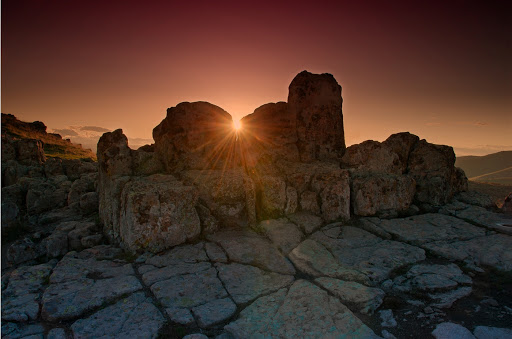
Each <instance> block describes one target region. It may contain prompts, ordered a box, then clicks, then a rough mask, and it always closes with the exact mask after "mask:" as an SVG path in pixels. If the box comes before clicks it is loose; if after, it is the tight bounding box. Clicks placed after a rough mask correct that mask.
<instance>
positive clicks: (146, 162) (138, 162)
mask: <svg viewBox="0 0 512 339" xmlns="http://www.w3.org/2000/svg"><path fill="white" fill-rule="evenodd" d="M132 159H133V160H132V161H133V173H134V174H135V175H151V174H157V173H162V172H163V171H164V166H163V164H162V162H161V161H160V159H159V158H158V155H157V154H156V153H155V152H146V151H144V150H141V149H138V150H136V151H132Z"/></svg>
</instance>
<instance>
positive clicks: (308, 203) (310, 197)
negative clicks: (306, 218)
mask: <svg viewBox="0 0 512 339" xmlns="http://www.w3.org/2000/svg"><path fill="white" fill-rule="evenodd" d="M300 208H301V210H303V211H305V212H310V213H313V214H316V215H319V214H320V206H318V199H317V195H316V193H315V192H311V191H304V192H302V194H301V195H300Z"/></svg>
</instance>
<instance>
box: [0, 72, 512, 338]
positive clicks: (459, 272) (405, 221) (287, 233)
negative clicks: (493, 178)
mask: <svg viewBox="0 0 512 339" xmlns="http://www.w3.org/2000/svg"><path fill="white" fill-rule="evenodd" d="M340 93H341V88H340V87H339V85H338V84H337V83H336V81H335V80H334V78H333V77H332V76H330V75H325V74H324V75H314V74H310V73H307V72H302V73H300V74H299V75H298V76H297V77H296V79H294V80H293V82H292V85H290V96H289V101H288V103H285V102H280V103H276V104H266V105H263V106H261V107H260V108H258V109H256V110H255V111H254V113H253V114H251V115H249V116H247V117H246V118H244V119H243V120H242V124H243V129H242V130H241V131H238V132H236V131H235V130H234V129H232V128H231V123H232V122H231V118H230V116H229V114H227V113H226V112H224V111H223V110H222V109H220V108H218V107H216V106H213V105H211V104H208V103H204V102H199V103H182V104H179V105H178V106H177V107H173V108H170V109H169V110H168V114H167V117H166V118H165V119H164V120H163V121H162V123H161V124H160V125H159V126H158V127H157V128H155V131H154V135H155V144H153V145H147V146H144V147H141V148H139V149H137V150H132V149H130V147H129V145H128V140H127V138H126V136H125V135H124V134H123V132H122V131H121V130H116V131H113V132H109V133H105V134H104V135H103V136H102V137H101V139H100V140H99V142H98V160H99V163H98V164H97V165H98V166H96V164H94V163H91V162H84V161H70V160H64V159H59V158H46V160H45V159H44V157H43V156H44V153H41V149H40V147H26V149H24V151H23V152H20V151H18V150H17V148H16V147H11V148H9V145H11V144H9V143H6V144H5V149H6V158H5V159H6V160H5V161H4V158H2V179H3V180H2V184H3V185H4V186H3V187H2V241H4V239H6V238H8V239H7V244H6V251H5V255H4V256H3V259H5V260H3V262H2V336H3V337H6V338H24V337H48V338H56V337H58V338H71V337H74V338H82V337H127V338H135V337H137V338H138V337H141V338H156V337H184V338H248V337H279V338H281V337H282V338H290V337H300V338H302V337H308V338H309V337H351V338H352V337H357V338H378V337H379V336H378V334H381V335H382V337H385V338H394V337H395V335H396V336H397V337H427V336H429V335H430V334H431V333H432V335H434V336H436V337H443V336H445V335H448V334H450V333H452V334H453V333H455V334H454V335H457V334H460V333H462V334H464V335H468V336H472V334H471V333H474V335H475V336H476V337H478V338H484V337H485V338H486V337H492V336H496V337H500V338H502V337H503V338H505V337H507V336H510V335H511V331H512V330H511V329H507V328H501V326H508V324H509V323H511V321H512V310H511V309H510V307H509V306H510V302H511V301H512V292H511V291H512V289H510V288H508V287H509V285H510V283H509V282H507V281H506V279H503V277H507V275H509V274H510V272H512V257H511V256H510V248H511V247H512V231H511V228H510V226H508V225H510V217H509V216H506V215H505V214H503V213H497V211H496V210H493V209H492V206H491V205H492V204H489V198H488V197H486V196H484V195H482V194H475V193H474V192H468V193H464V192H462V193H461V192H460V191H463V190H464V189H465V188H466V185H467V180H466V178H465V175H464V173H463V172H462V171H460V170H459V169H457V168H455V167H454V166H453V159H454V155H453V150H452V149H451V148H450V147H448V146H439V145H432V144H429V143H427V142H426V141H425V140H420V139H419V138H418V137H417V136H414V135H411V134H409V133H398V134H394V135H392V136H390V137H389V138H388V139H387V140H385V141H384V142H376V141H366V142H363V143H361V144H359V145H353V146H350V147H348V148H347V149H345V146H344V142H343V128H342V127H340V126H342V123H343V121H342V115H341V102H342V101H341V94H340ZM195 121H197V124H196V123H194V122H195ZM20 145H21V144H20ZM31 145H32V146H34V145H35V146H37V142H36V143H32V144H31ZM2 146H3V147H4V144H2ZM508 203H510V197H509V198H508V199H507V201H506V205H504V207H503V211H505V212H506V211H509V209H510V208H509V207H510V206H509V205H510V204H508ZM98 205H99V210H98ZM489 206H490V207H491V209H486V208H485V207H489ZM96 212H98V215H96ZM98 217H99V218H98ZM98 219H99V220H98ZM4 228H5V231H9V232H5V233H4ZM26 228H27V229H26ZM100 228H102V229H100ZM16 232H21V233H22V234H21V235H22V236H21V237H18V238H17V239H16V240H15V239H11V237H12V238H16V235H17V233H16ZM5 234H6V235H7V237H5V236H4V235H5ZM105 238H106V240H108V242H109V243H110V244H108V245H106V244H104V242H105V241H104V240H105ZM4 262H5V264H4ZM497 271H498V272H500V273H499V275H498V277H500V279H496V272H497ZM478 302H479V303H478ZM454 319H456V320H457V321H460V322H462V320H460V319H463V320H464V323H463V324H464V327H463V326H461V325H459V324H454V323H448V321H455V320H454ZM477 325H481V326H477ZM491 326H492V327H491ZM495 326H500V327H495ZM466 327H467V328H466ZM199 332H201V334H199ZM447 333H448V334H447ZM184 335H186V336H184Z"/></svg>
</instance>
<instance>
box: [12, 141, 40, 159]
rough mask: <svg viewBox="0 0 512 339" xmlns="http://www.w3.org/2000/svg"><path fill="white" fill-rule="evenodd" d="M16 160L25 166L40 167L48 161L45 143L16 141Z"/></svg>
mask: <svg viewBox="0 0 512 339" xmlns="http://www.w3.org/2000/svg"><path fill="white" fill-rule="evenodd" d="M16 159H17V160H18V161H19V162H20V163H22V164H25V165H31V164H37V165H40V164H42V163H44V162H45V161H46V156H45V155H44V150H43V142H42V141H41V140H37V139H21V140H17V141H16Z"/></svg>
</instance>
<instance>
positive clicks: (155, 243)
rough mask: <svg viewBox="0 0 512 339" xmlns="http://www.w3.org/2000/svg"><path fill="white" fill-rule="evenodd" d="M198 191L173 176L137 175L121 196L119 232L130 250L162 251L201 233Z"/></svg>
mask: <svg viewBox="0 0 512 339" xmlns="http://www.w3.org/2000/svg"><path fill="white" fill-rule="evenodd" d="M197 196H198V193H197V190H196V189H195V188H194V187H192V186H185V185H183V184H182V183H181V182H179V181H177V180H176V179H175V178H174V177H172V176H170V175H158V174H155V175H152V176H149V177H141V178H134V179H133V180H132V181H130V182H128V183H127V184H126V185H125V186H124V189H123V192H122V196H121V203H120V206H121V216H120V220H119V225H120V235H121V239H122V241H123V244H124V246H126V248H128V249H130V250H131V251H137V250H149V251H151V252H155V253H156V252H159V251H162V250H164V249H166V248H169V247H172V246H176V245H179V244H181V243H184V242H185V241H187V240H189V239H193V238H195V237H197V236H198V235H199V234H200V232H201V224H200V221H199V216H198V215H197V212H196V210H195V208H194V206H195V204H196V202H197Z"/></svg>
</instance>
